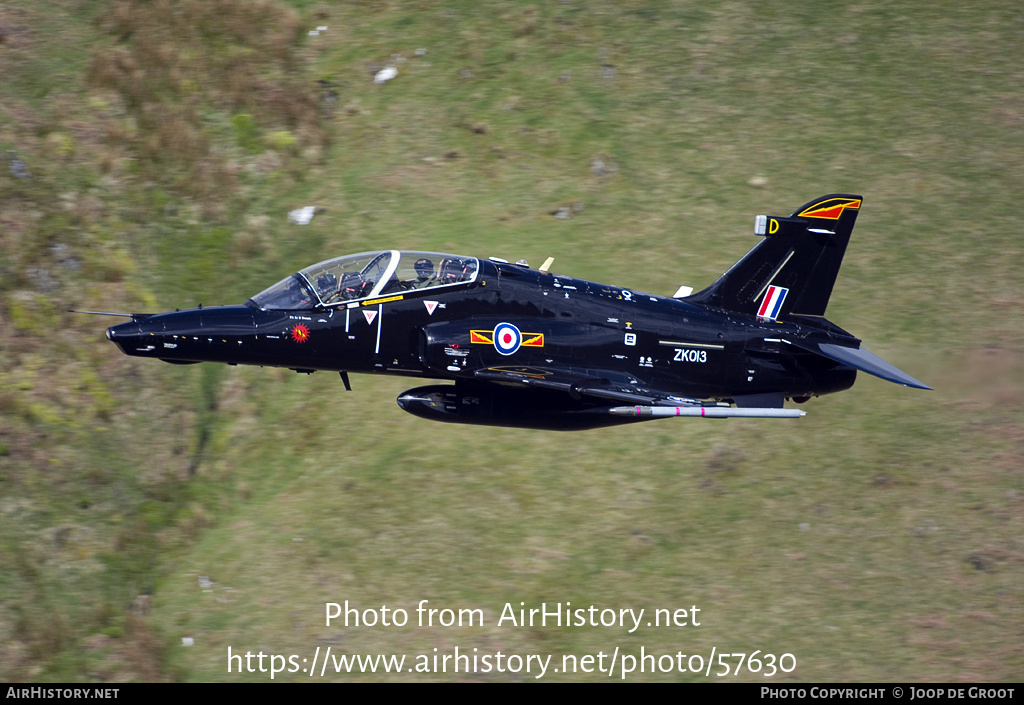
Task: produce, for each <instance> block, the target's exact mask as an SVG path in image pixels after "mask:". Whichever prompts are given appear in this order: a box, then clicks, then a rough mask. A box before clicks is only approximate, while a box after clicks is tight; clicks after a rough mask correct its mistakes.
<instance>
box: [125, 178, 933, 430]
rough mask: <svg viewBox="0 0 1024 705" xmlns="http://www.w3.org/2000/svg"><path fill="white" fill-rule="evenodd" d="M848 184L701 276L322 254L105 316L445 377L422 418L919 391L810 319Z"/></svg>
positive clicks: (253, 359)
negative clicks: (182, 305)
mask: <svg viewBox="0 0 1024 705" xmlns="http://www.w3.org/2000/svg"><path fill="white" fill-rule="evenodd" d="M861 202H862V200H861V197H860V196H853V195H845V194H831V195H828V196H823V197H822V198H819V199H816V200H814V201H811V202H810V203H808V204H806V205H804V206H802V207H800V208H798V209H797V210H796V211H795V212H794V213H793V214H792V215H791V216H789V217H768V216H757V218H756V220H755V233H756V234H757V235H760V236H762V237H763V239H762V240H761V241H760V242H759V243H758V244H757V245H756V246H755V247H754V248H753V249H752V250H750V252H748V253H747V254H746V255H745V256H744V257H743V258H742V259H740V260H739V261H738V262H737V263H736V264H735V265H733V266H732V268H730V269H729V271H727V272H726V273H725V274H723V275H722V276H721V277H720V278H719V279H718V280H717V281H715V282H714V283H713V284H712V285H711V286H709V287H708V288H706V289H704V290H703V291H700V292H698V293H695V294H690V292H689V291H688V290H686V289H685V287H684V288H681V289H680V291H678V292H676V295H675V296H671V297H666V296H656V295H654V294H649V293H646V292H642V291H636V290H634V289H626V288H622V287H620V286H611V285H607V284H598V283H596V282H591V281H585V280H582V279H575V278H573V277H569V276H564V275H560V274H552V273H551V272H550V271H549V268H550V265H551V260H548V262H545V264H544V265H543V266H541V267H540V269H531V268H529V267H528V266H527V264H526V263H525V262H522V261H520V262H517V263H515V264H512V263H509V262H506V261H504V260H500V259H495V258H491V259H478V258H476V257H465V256H459V255H449V254H441V253H435V252H418V251H399V250H383V251H379V252H364V253H361V254H355V255H349V256H346V257H339V258H336V259H331V260H327V261H325V262H321V263H319V264H315V265H313V266H311V267H307V268H306V269H303V270H302V271H300V272H297V273H295V274H292V275H291V276H289V277H287V278H285V279H283V280H282V281H280V282H278V283H277V284H275V285H274V286H272V287H270V288H269V289H267V290H265V291H263V292H261V293H259V294H256V295H255V296H253V297H252V298H251V299H249V300H248V301H246V302H245V303H244V304H242V305H239V306H213V307H205V308H202V307H200V308H195V309H188V310H178V311H173V312H170V313H159V314H120V315H124V316H130V317H131V319H132V320H131V321H130V322H125V323H122V324H120V325H115V326H112V327H111V328H109V329H108V330H107V338H108V339H110V340H111V341H113V342H114V343H115V344H116V345H117V346H118V347H120V348H121V350H122V351H123V352H124V353H126V354H128V355H135V356H138V357H151V358H156V359H158V360H164V361H166V362H172V363H178V364H189V363H195V362H223V363H227V364H229V365H261V366H274V367H286V368H291V369H294V370H296V371H298V372H307V373H308V372H314V371H318V370H329V371H334V372H338V373H340V374H341V378H342V381H343V382H344V385H345V388H346V389H348V388H350V385H349V378H348V373H349V372H362V373H380V374H392V375H404V376H409V377H425V378H429V379H433V380H443V381H444V382H446V384H431V385H429V386H424V387H417V388H415V389H410V390H408V391H406V392H403V393H402V394H401V395H400V396H399V397H398V404H399V406H401V408H402V409H404V410H406V411H408V412H410V413H412V414H415V415H417V416H422V417H423V418H427V419H433V420H436V421H451V422H457V423H470V424H488V425H494V426H518V427H525V428H540V429H555V430H578V429H590V428H598V427H603V426H610V425H614V424H622V423H630V422H636V421H642V420H648V419H653V418H658V417H663V416H701V417H705V418H707V417H711V418H722V417H770V418H784V417H795V416H803V415H804V412H803V411H799V410H796V409H793V408H786V407H785V406H784V403H785V401H786V400H791V401H793V402H795V403H801V402H805V401H807V400H808V399H810V398H811V397H815V396H819V395H822V394H830V393H832V392H839V391H842V390H845V389H849V388H850V387H851V386H852V385H853V382H854V379H855V378H856V376H857V372H858V370H859V371H862V372H867V373H868V374H872V375H875V376H877V377H881V378H882V379H885V380H888V381H890V382H895V383H897V384H902V385H906V386H908V387H916V388H919V389H930V387H928V386H926V385H925V384H923V383H921V382H919V381H918V380H916V379H914V378H913V377H911V376H909V375H907V374H906V373H904V372H902V371H900V370H898V369H896V368H895V367H893V366H892V365H890V364H889V363H887V362H885V361H884V360H882V359H881V358H879V357H876V356H875V355H872V354H871V353H870V352H868V351H867V350H865V349H864V348H862V347H861V346H860V342H861V341H860V340H859V339H857V338H855V337H854V336H852V335H851V334H850V333H848V332H846V331H845V330H843V329H842V328H840V327H839V326H837V325H835V324H833V323H831V322H830V321H828V320H826V319H825V317H824V315H825V308H826V306H827V304H828V300H829V296H830V295H831V293H832V287H833V285H834V283H835V280H836V275H837V274H838V272H839V267H840V264H841V263H842V259H843V254H844V252H845V251H846V245H847V243H848V241H849V239H850V233H851V232H852V230H853V225H854V222H855V221H856V219H857V213H858V212H859V210H860V207H861Z"/></svg>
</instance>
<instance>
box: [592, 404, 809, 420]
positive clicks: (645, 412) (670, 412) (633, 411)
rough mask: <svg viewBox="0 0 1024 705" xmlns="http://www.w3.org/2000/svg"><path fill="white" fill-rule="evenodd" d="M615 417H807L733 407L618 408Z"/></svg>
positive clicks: (798, 413)
mask: <svg viewBox="0 0 1024 705" xmlns="http://www.w3.org/2000/svg"><path fill="white" fill-rule="evenodd" d="M609 413H610V414H613V415H614V416H700V417H703V418H708V419H730V418H748V419H749V418H754V419H795V418H799V417H801V416H806V415H807V412H806V411H801V410H800V409H756V408H748V409H740V408H737V407H732V406H616V407H613V408H611V409H609Z"/></svg>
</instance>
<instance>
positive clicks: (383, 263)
mask: <svg viewBox="0 0 1024 705" xmlns="http://www.w3.org/2000/svg"><path fill="white" fill-rule="evenodd" d="M479 269H480V263H479V261H478V260H477V259H476V257H460V256H458V255H446V254H442V253H440V252H416V251H409V250H402V251H399V250H384V251H381V252H361V253H359V254H357V255H346V256H345V257H336V258H335V259H329V260H327V261H325V262H320V263H319V264H314V265H313V266H311V267H306V268H305V269H303V270H302V271H301V272H297V273H295V274H293V275H291V276H290V277H288V278H286V279H282V280H281V281H279V282H278V283H277V284H274V286H272V287H270V288H269V289H265V290H264V291H262V292H260V293H259V294H256V296H254V297H252V299H251V300H252V302H253V303H254V304H256V305H257V306H258V307H260V308H261V309H264V310H268V309H284V310H301V309H313V308H317V307H321V308H330V307H334V306H339V305H342V304H346V303H348V302H350V301H358V300H361V299H367V298H373V297H379V296H391V295H396V294H401V293H403V292H412V291H420V290H423V289H434V288H438V287H448V286H455V285H457V284H466V283H469V282H473V281H476V277H477V272H478V271H479Z"/></svg>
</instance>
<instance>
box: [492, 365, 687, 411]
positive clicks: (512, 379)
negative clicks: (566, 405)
mask: <svg viewBox="0 0 1024 705" xmlns="http://www.w3.org/2000/svg"><path fill="white" fill-rule="evenodd" d="M474 377H475V378H476V379H479V380H486V381H488V382H505V383H508V384H516V385H523V386H527V387H540V388H543V389H556V390H559V391H563V392H566V393H568V394H569V395H570V396H571V397H573V398H575V399H579V398H581V397H584V396H589V397H598V398H601V399H609V400H612V401H617V402H622V403H626V404H640V405H644V406H687V405H693V406H700V405H701V403H700V402H699V401H697V400H696V399H689V398H687V397H678V396H673V395H671V394H669V393H667V392H663V391H660V390H657V389H650V388H648V387H645V386H643V385H642V384H640V382H639V380H636V379H633V378H630V377H628V376H624V375H623V374H622V373H621V372H619V373H616V372H605V371H603V370H586V371H582V370H569V369H564V368H557V367H532V366H531V367H514V366H510V367H488V368H485V369H481V370H477V371H476V372H475V373H474Z"/></svg>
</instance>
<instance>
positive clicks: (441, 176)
mask: <svg viewBox="0 0 1024 705" xmlns="http://www.w3.org/2000/svg"><path fill="white" fill-rule="evenodd" d="M1022 23H1024V19H1022V17H1021V15H1020V13H1019V11H1018V7H1017V5H1016V4H1013V3H1010V2H997V1H993V2H987V3H983V4H982V5H980V6H979V5H973V6H965V5H963V4H956V3H951V2H937V3H936V2H932V3H923V2H919V3H910V4H907V3H903V4H902V5H892V4H891V3H882V2H875V1H874V0H866V1H865V2H860V3H855V4H852V5H851V4H848V3H821V2H813V3H812V2H791V3H787V4H785V5H784V6H779V7H774V6H763V5H748V4H745V3H736V2H721V3H711V4H708V3H696V2H649V3H640V2H634V3H621V2H616V3H612V2H596V3H594V2H590V3H579V2H564V3H563V2H560V3H496V2H493V3H492V2H457V1H452V2H445V3H432V2H417V3H356V4H349V3H345V4H341V3H328V2H324V3H312V2H300V1H298V0H296V1H294V2H284V1H283V0H278V1H277V2H270V1H269V0H266V1H261V2H242V1H241V0H218V1H217V2H200V1H199V0H178V1H177V2H167V3H147V2H141V1H140V0H130V1H127V2H121V3H116V4H111V5H110V6H109V7H107V6H103V7H97V6H96V4H94V3H88V2H80V1H78V0H53V1H51V2H48V3H40V4H36V5H24V6H22V5H17V6H14V7H12V6H11V5H10V4H8V5H5V6H3V7H0V88H2V91H0V152H2V153H3V154H4V155H5V157H6V160H5V163H4V164H3V165H0V166H3V167H4V168H3V170H2V171H0V332H2V333H3V335H0V517H2V518H0V679H29V680H83V681H111V680H158V679H159V680H179V679H180V680H257V681H266V680H268V678H269V674H268V673H260V672H256V673H242V674H239V673H236V672H232V673H228V658H227V654H228V647H229V646H230V647H231V649H232V653H239V652H242V653H244V652H246V651H251V652H253V653H256V652H258V651H261V650H262V651H263V652H264V653H267V654H282V655H286V656H287V655H292V654H294V655H296V656H297V657H298V659H299V660H300V661H301V659H302V658H306V659H308V660H309V661H312V659H313V655H314V653H315V652H316V650H317V648H318V647H319V648H320V652H319V655H320V658H323V654H324V652H325V651H326V649H327V647H330V648H331V652H332V654H334V655H336V656H337V655H341V654H346V655H347V654H371V655H372V654H376V653H382V654H405V655H406V656H407V658H408V659H409V661H410V662H413V663H414V658H415V656H416V655H418V654H426V655H428V656H431V657H432V656H433V654H434V653H435V652H434V651H433V650H434V649H437V650H438V651H437V652H436V653H439V654H442V655H443V654H446V653H447V654H451V653H453V651H454V649H455V647H456V646H457V647H458V648H459V649H460V653H473V649H477V651H476V652H475V653H476V654H478V655H484V654H491V655H493V654H495V653H497V652H499V651H500V652H502V653H503V654H506V655H509V654H516V655H520V656H522V657H523V658H524V659H525V657H526V655H528V654H535V655H545V656H546V655H551V656H552V657H553V658H552V662H551V665H552V668H556V667H557V668H559V669H561V666H562V657H563V655H573V656H576V657H578V658H581V657H583V656H585V655H587V654H593V655H597V654H598V652H604V653H606V654H610V653H612V652H613V651H615V649H616V648H618V649H619V652H620V653H622V654H631V655H639V653H640V649H641V647H643V648H644V649H645V650H646V653H649V654H650V653H653V654H655V655H658V656H660V655H662V654H676V653H678V652H681V653H684V654H687V655H692V654H701V655H703V657H704V658H705V659H706V658H707V657H708V656H709V655H710V654H711V652H712V649H715V650H716V653H722V652H725V653H733V652H745V653H749V652H752V651H754V650H760V651H761V652H762V654H768V653H770V654H776V655H781V654H783V653H790V654H792V655H793V656H794V657H795V659H796V669H795V670H793V671H792V672H791V673H789V674H783V673H779V674H777V675H776V676H774V677H772V678H770V679H769V678H765V677H764V676H763V675H759V674H752V673H750V672H749V671H746V670H744V672H743V673H742V674H741V675H739V676H729V677H728V678H723V679H721V680H731V679H733V678H736V677H738V678H742V679H748V680H756V681H762V682H783V681H794V680H835V681H838V680H842V681H883V680H884V681H911V680H915V681H920V680H953V681H961V680H993V681H995V680H1014V679H1016V678H1019V674H1020V672H1021V670H1022V667H1024V654H1022V652H1021V649H1020V641H1021V639H1020V637H1021V631H1022V629H1024V619H1022V616H1021V612H1020V604H1021V600H1022V598H1024V594H1022V590H1021V587H1020V586H1021V585H1022V584H1024V559H1022V557H1024V534H1022V530H1024V494H1022V493H1024V475H1022V471H1021V468H1022V467H1024V297H1022V289H1021V286H1020V272H1021V271H1024V248H1022V247H1021V245H1020V244H1019V242H1018V238H1017V232H1016V230H1017V220H1019V216H1018V207H1019V192H1020V184H1021V181H1020V174H1021V173H1022V167H1024V139H1022V137H1024V134H1022V132H1024V100H1022V98H1021V96H1020V90H1019V86H1020V84H1021V80H1022V78H1024V76H1022V72H1021V69H1020V67H1021V66H1024V61H1022V60H1024V49H1022V48H1021V46H1020V43H1019V40H1018V38H1019V36H1020V34H1021V30H1022V29H1024V27H1022V26H1021V25H1022ZM317 27H326V28H327V29H326V30H324V31H320V32H318V33H317V34H316V36H313V35H311V34H310V30H315V29H316V28H317ZM388 65H392V66H395V67H396V68H397V70H398V75H397V77H396V78H394V79H393V80H391V81H389V82H387V83H384V84H375V83H374V82H373V76H374V74H375V73H376V72H377V71H378V70H380V69H381V68H383V67H385V66H388ZM15 157H16V158H17V159H19V160H21V161H22V162H24V165H25V168H26V169H27V171H28V174H27V175H26V173H25V172H21V171H18V170H17V169H15V170H13V171H12V170H11V169H10V168H9V167H10V166H11V161H10V160H11V159H12V158H15ZM15 172H17V173H19V174H20V175H21V176H24V177H25V178H19V177H18V176H17V175H16V173H15ZM828 192H852V193H861V194H863V195H864V197H865V202H864V208H863V210H862V212H861V214H860V217H859V220H858V225H857V229H856V231H855V232H854V236H853V240H852V242H851V245H850V250H849V252H848V254H847V258H846V261H845V263H844V266H843V270H842V273H841V274H840V278H839V281H838V283H837V286H836V290H835V293H834V295H833V298H832V302H831V305H830V308H829V318H830V319H832V320H834V321H836V322H837V323H838V324H840V325H842V326H843V327H845V328H847V329H849V330H851V331H853V332H854V333H855V334H856V335H858V336H860V337H862V338H863V339H864V341H865V346H866V347H867V348H869V349H870V350H872V351H873V352H875V353H877V354H879V355H881V356H882V357H884V358H886V359H887V360H890V361H891V362H893V363H894V364H896V365H897V366H899V367H901V368H902V369H905V370H907V371H908V372H910V373H911V374H913V375H914V376H915V377H918V378H920V379H922V380H924V381H925V382H927V383H929V384H931V385H933V386H934V387H935V388H936V389H935V391H934V392H918V391H914V390H909V389H904V388H902V387H897V386H894V385H890V384H887V383H884V382H882V381H880V380H877V379H874V378H868V377H866V376H862V377H861V379H860V380H859V381H858V383H857V385H856V386H855V387H854V389H852V390H851V391H849V392H846V393H844V394H842V395H838V396H834V397H826V398H823V399H818V400H815V401H813V402H812V403H810V404H809V405H808V406H807V410H808V412H809V413H808V416H807V417H805V418H803V419H801V420H799V421H796V422H792V423H790V422H772V421H767V420H765V421H739V420H730V421H727V422H722V423H713V422H696V421H693V422H677V421H674V420H665V421H661V422H653V423H650V424H643V425H639V426H636V427H631V428H621V429H614V430H610V431H601V432H584V433H577V434H559V433H553V432H552V433H548V432H535V431H523V430H514V429H509V430H504V429H485V428H474V427H468V426H467V427H463V426H449V425H443V424H432V423H430V422H427V421H424V420H421V419H418V418H414V417H412V416H409V415H407V414H404V413H402V412H401V410H400V409H398V408H397V406H396V405H395V404H394V401H393V400H394V398H395V396H397V394H398V393H400V392H401V391H402V390H403V389H405V388H407V387H409V386H414V385H413V384H411V383H410V381H409V380H406V381H405V382H402V381H395V380H391V379H382V378H376V377H373V378H370V377H365V378H364V377H354V378H353V386H354V391H353V392H351V393H347V392H344V389H343V387H342V385H341V384H340V381H338V380H337V378H336V377H331V376H329V375H326V374H323V373H321V374H317V375H316V376H313V377H307V376H305V375H295V374H294V373H291V372H286V371H281V370H264V369H245V368H222V367H216V366H212V365H201V366H194V367H187V368H178V367H172V366H169V365H160V364H157V363H146V362H145V361H137V360H133V359H129V358H127V357H124V356H122V355H120V353H119V352H117V351H116V349H114V348H113V347H112V346H111V345H110V344H109V343H107V342H106V341H105V340H104V338H103V332H104V329H105V326H106V325H108V324H109V323H110V322H112V319H110V320H108V319H100V318H93V317H87V316H81V315H73V314H68V313H66V312H65V309H67V308H69V307H74V308H87V309H99V310H111V311H143V310H144V311H155V310H165V309H172V308H175V307H184V306H190V305H194V304H196V303H200V302H201V303H203V304H218V303H234V302H240V301H242V300H244V299H246V298H247V297H248V296H250V295H252V294H253V293H255V292H256V291H258V290H260V289H262V288H263V287H265V286H267V285H269V284H271V283H273V282H274V281H277V280H278V279H280V278H282V277H283V276H285V275H287V274H288V273H289V272H291V271H294V270H296V269H298V268H300V267H303V266H305V265H307V264H310V263H312V262H315V261H319V260H322V259H325V258H327V257H330V256H334V255H340V254H345V253H349V252H360V251H364V250H369V249H376V248H383V247H396V248H414V249H426V250H441V251H454V252H465V253H467V254H476V255H482V256H488V255H495V256H500V257H505V258H508V259H518V258H520V257H525V258H526V259H528V260H529V261H530V262H531V264H534V265H536V264H537V263H539V262H541V261H543V260H544V259H545V258H546V257H548V256H554V257H555V266H554V269H555V270H556V271H559V272H564V273H566V274H572V275H574V276H579V277H583V278H588V279H593V280H598V281H607V282H612V283H616V284H619V285H622V286H626V287H630V288H632V289H639V290H648V291H652V292H656V293H666V292H672V291H674V290H675V289H676V287H677V286H678V285H679V284H680V283H686V284H690V285H693V286H698V287H700V286H703V285H705V284H706V283H708V282H709V281H711V280H713V279H714V277H716V276H717V275H718V274H720V273H721V272H722V271H724V270H725V269H726V268H727V267H728V266H729V265H731V264H732V263H733V262H734V261H735V260H736V259H738V257H739V256H741V255H742V254H743V253H744V252H746V251H747V249H749V247H750V246H752V245H753V243H754V237H753V236H752V235H751V229H752V219H753V216H754V215H755V214H757V213H765V212H767V213H771V214H777V215H783V214H786V213H788V212H790V211H791V210H792V209H793V208H795V207H797V206H799V205H800V204H802V203H804V202H806V201H808V200H810V199H811V198H814V197H816V196H818V195H821V194H824V193H828ZM306 205H315V206H318V208H319V210H318V213H317V215H316V217H315V218H314V220H313V222H312V223H311V224H309V225H307V226H298V225H294V224H289V223H288V222H287V219H286V215H287V212H288V211H289V210H291V209H293V208H297V207H301V206H306ZM560 216H562V217H560ZM566 216H567V217H566ZM346 600H348V601H349V602H350V603H351V604H353V605H357V606H358V607H359V608H360V609H367V608H369V609H377V610H379V609H380V607H381V606H382V605H386V606H388V607H389V608H392V609H396V608H401V609H405V610H407V611H408V612H409V614H410V617H411V622H410V624H409V625H407V626H404V627H399V626H391V627H385V626H379V625H378V626H375V627H359V628H348V629H346V628H344V627H343V626H338V624H339V622H335V623H334V624H333V625H332V626H326V625H325V622H324V611H325V603H328V602H336V603H342V604H343V603H344V602H345V601H346ZM421 600H429V606H431V607H434V608H437V609H442V608H451V609H455V610H458V609H479V610H481V611H482V613H483V614H484V615H485V617H486V622H485V624H484V625H483V626H479V625H474V626H464V627H462V628H458V627H444V626H436V625H435V626H433V627H422V628H421V627H418V626H417V627H414V626H413V625H412V622H414V621H415V620H416V612H415V609H416V606H417V605H418V604H419V602H420V601H421ZM542 602H546V603H548V605H549V606H550V605H551V604H552V603H559V602H560V603H566V602H571V603H572V606H573V607H588V606H589V605H591V604H593V605H596V606H597V607H599V608H602V609H603V608H610V609H614V610H619V609H628V608H633V609H635V610H639V609H640V608H644V609H645V610H646V612H645V615H646V616H649V615H651V614H652V610H654V609H658V608H664V609H671V610H674V609H677V608H678V609H682V608H690V607H692V606H697V607H698V608H700V610H701V611H700V613H699V615H700V617H699V620H700V622H701V624H700V626H692V625H691V626H686V627H681V626H673V627H647V626H646V621H647V619H646V616H645V620H644V625H643V626H641V627H640V628H638V629H637V630H635V631H634V632H632V633H629V632H628V629H623V628H619V627H618V626H616V627H590V626H585V627H572V628H565V627H563V628H559V627H553V626H551V625H550V624H549V625H548V626H546V627H538V626H534V627H532V628H531V627H514V626H511V624H510V623H509V622H508V621H506V622H504V623H502V624H501V625H499V624H498V618H499V617H500V616H501V613H502V609H503V607H504V606H505V604H506V603H510V604H511V605H512V606H514V607H516V608H518V607H519V606H520V603H525V607H526V608H530V607H539V606H540V603H542ZM186 637H187V638H190V639H192V640H193V645H191V646H184V645H183V642H182V639H183V638H186ZM729 662H730V663H733V664H735V662H736V659H735V658H733V659H730V660H729ZM236 670H237V668H236ZM717 670H719V668H718V667H717V666H716V668H714V669H712V673H714V672H716V671H717ZM535 675H536V671H535V670H534V671H532V672H531V673H529V674H528V673H526V672H525V669H524V670H523V671H522V672H520V673H508V672H506V673H497V672H494V671H492V672H490V673H477V674H465V673H459V674H453V673H451V672H450V671H449V673H448V674H434V673H429V674H425V673H416V672H411V673H410V672H409V671H408V670H404V672H402V673H401V674H384V673H378V674H352V675H347V674H338V675H335V674H331V673H328V675H325V676H324V677H323V678H324V679H326V678H331V679H335V680H352V679H365V680H451V679H458V680H480V679H487V680H531V679H532V678H533V677H534V676H535ZM606 677H607V675H604V674H601V673H593V674H590V675H587V674H584V673H577V674H575V675H573V674H565V673H562V672H560V671H559V672H558V673H555V672H554V671H552V670H550V669H549V670H548V672H547V673H546V674H545V676H544V678H545V679H573V680H586V679H592V678H606ZM616 677H618V674H617V675H616ZM300 678H309V676H308V675H307V674H303V673H301V672H295V673H290V674H289V673H281V674H277V676H276V677H275V680H298V679H300ZM317 678H318V679H319V678H320V676H319V675H318V676H317ZM628 679H629V680H645V679H650V680H706V679H711V680H714V677H713V676H711V677H705V676H703V675H700V674H693V673H683V674H680V673H655V674H651V673H645V674H640V673H639V672H637V673H635V674H631V675H629V676H628Z"/></svg>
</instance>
